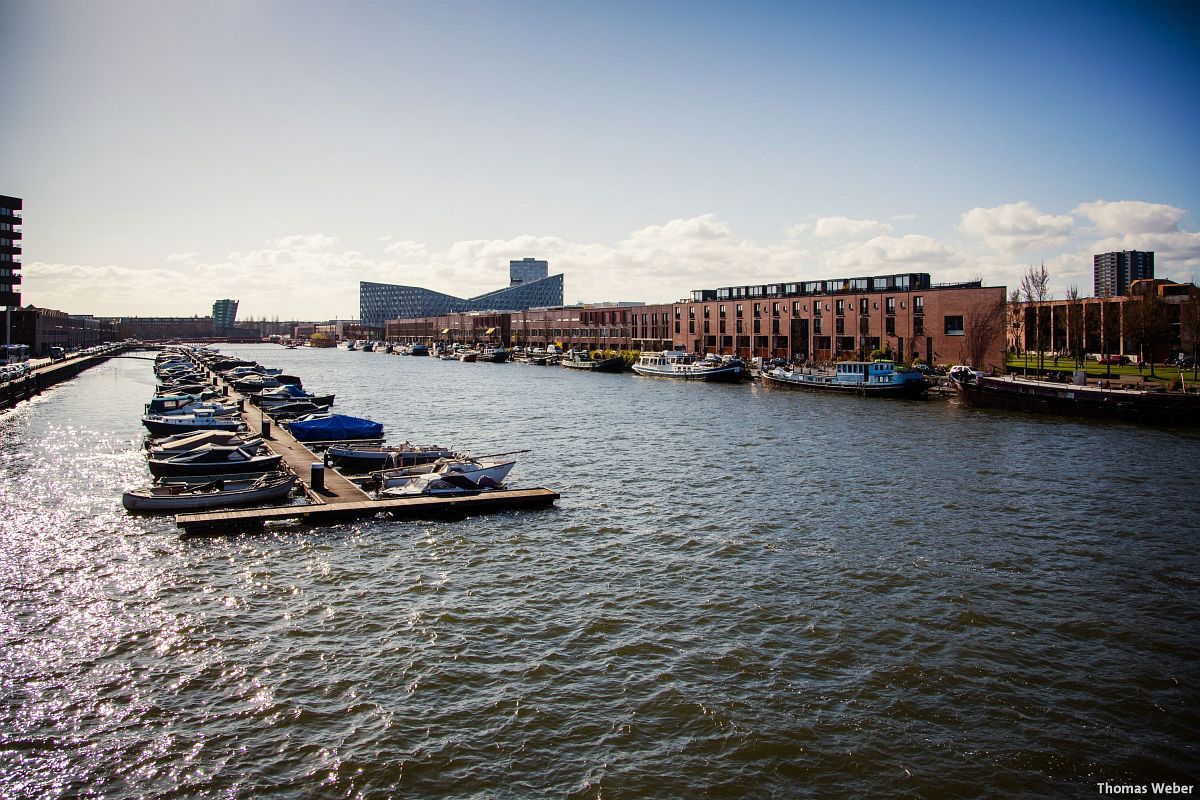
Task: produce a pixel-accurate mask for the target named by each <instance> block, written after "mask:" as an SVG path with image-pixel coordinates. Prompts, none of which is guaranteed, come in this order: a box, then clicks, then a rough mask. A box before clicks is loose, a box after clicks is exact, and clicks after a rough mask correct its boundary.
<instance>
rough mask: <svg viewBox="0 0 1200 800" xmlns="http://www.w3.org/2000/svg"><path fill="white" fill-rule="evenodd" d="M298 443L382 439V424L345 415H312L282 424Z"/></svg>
mask: <svg viewBox="0 0 1200 800" xmlns="http://www.w3.org/2000/svg"><path fill="white" fill-rule="evenodd" d="M284 424H285V425H286V427H287V430H288V432H289V433H291V434H292V436H294V437H295V438H296V440H297V441H300V442H345V441H350V440H352V439H369V440H375V439H380V438H382V437H383V424H382V423H379V422H375V421H374V420H369V419H363V418H361V417H351V416H349V415H346V414H312V415H309V416H308V417H301V418H300V419H298V420H293V421H292V422H287V423H284Z"/></svg>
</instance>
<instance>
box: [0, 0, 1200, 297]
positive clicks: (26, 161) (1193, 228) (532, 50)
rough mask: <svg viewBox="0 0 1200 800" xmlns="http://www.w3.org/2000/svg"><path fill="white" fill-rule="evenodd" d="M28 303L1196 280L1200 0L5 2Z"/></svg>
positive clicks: (1085, 290)
mask: <svg viewBox="0 0 1200 800" xmlns="http://www.w3.org/2000/svg"><path fill="white" fill-rule="evenodd" d="M0 72H2V74H3V75H4V76H5V84H4V85H5V88H4V92H3V96H2V97H0V119H2V120H3V124H2V125H0V194H8V195H15V196H18V197H22V198H24V204H25V209H24V226H23V227H24V231H23V232H24V241H23V245H24V256H23V260H24V267H23V276H24V277H23V284H22V290H23V302H24V303H26V304H29V303H32V304H35V305H38V306H44V307H50V308H57V309H61V310H64V311H69V312H71V313H90V314H96V315H102V316H113V315H139V316H152V315H172V316H173V315H193V314H196V315H201V316H203V315H206V314H209V313H210V312H211V307H212V302H213V301H214V300H216V299H218V298H225V297H228V298H233V299H237V300H239V301H240V307H239V311H238V317H239V319H246V318H250V317H254V318H266V319H272V318H279V319H313V320H317V319H328V318H335V317H336V318H349V317H354V316H357V314H358V282H359V281H360V280H367V281H377V282H385V283H403V284H410V285H416V286H424V287H426V288H430V289H434V290H438V291H444V292H448V293H451V294H456V295H459V296H472V295H476V294H481V293H483V292H487V291H492V290H494V289H498V288H501V287H503V286H505V285H507V282H508V261H509V259H513V258H524V257H534V258H542V259H547V260H548V261H549V262H550V271H551V273H552V274H553V273H557V272H562V273H564V275H565V278H564V282H565V294H566V296H565V298H564V299H565V300H566V301H567V302H568V303H574V302H597V301H614V300H615V301H626V300H640V301H646V302H669V301H672V300H676V299H679V298H681V297H686V296H688V295H689V293H690V292H691V291H692V290H693V289H699V288H716V287H718V286H731V285H742V284H752V283H770V282H777V281H792V280H815V279H824V278H837V277H852V276H860V275H881V274H892V273H902V272H928V273H930V274H931V275H932V278H933V280H934V282H952V281H960V280H973V279H976V278H979V279H982V280H983V281H984V282H985V284H987V285H1004V286H1007V287H1009V288H1010V289H1011V288H1014V287H1016V286H1017V285H1018V283H1019V282H1020V277H1021V275H1022V274H1023V272H1024V271H1025V270H1026V269H1027V268H1029V267H1030V266H1031V265H1038V264H1043V263H1044V264H1045V265H1046V267H1047V269H1048V270H1049V271H1050V275H1051V289H1052V291H1053V292H1054V293H1055V295H1056V296H1059V297H1061V296H1062V294H1063V292H1065V291H1066V289H1067V288H1068V287H1071V286H1076V287H1078V288H1079V289H1080V291H1081V293H1082V294H1083V295H1085V296H1088V295H1091V294H1092V291H1093V284H1092V254H1093V253H1099V252H1107V251H1110V250H1121V249H1139V250H1153V251H1155V254H1156V256H1155V258H1156V271H1157V274H1158V275H1159V276H1160V277H1168V278H1173V279H1176V280H1184V281H1189V280H1194V279H1200V179H1198V178H1200V147H1198V143H1200V124H1198V123H1200V8H1197V7H1196V5H1195V4H1194V3H1155V2H1145V0H1142V1H1141V2H1127V3H1115V2H1102V1H1101V0H1096V1H1095V2H1080V3H1075V2H1054V1H1053V0H1047V1H1045V2H1023V0H1014V2H1008V3H983V2H968V3H963V2H961V1H960V2H945V3H924V2H918V1H916V0H914V1H913V2H905V3H896V2H853V0H851V1H850V2H827V1H826V2H821V3H809V2H802V1H801V0H795V1H794V2H753V0H749V1H741V2H728V3H723V2H703V0H693V1H692V2H686V3H684V2H679V3H677V2H644V1H643V2H623V1H622V0H605V2H594V3H593V2H587V1H586V0H580V1H579V2H574V1H573V2H566V3H564V2H561V0H557V1H556V2H536V1H533V0H531V1H529V2H515V1H514V2H458V1H456V0H446V1H445V2H436V3H434V2H423V3H407V2H400V1H399V0H397V1H395V2H362V1H361V0H346V1H345V2H332V0H329V1H328V2H311V1H310V0H206V1H205V2H192V1H191V0H173V2H169V3H163V2H159V0H145V1H144V2H128V1H127V0H105V1H104V2H95V1H94V0H85V1H80V2H69V1H67V0H0Z"/></svg>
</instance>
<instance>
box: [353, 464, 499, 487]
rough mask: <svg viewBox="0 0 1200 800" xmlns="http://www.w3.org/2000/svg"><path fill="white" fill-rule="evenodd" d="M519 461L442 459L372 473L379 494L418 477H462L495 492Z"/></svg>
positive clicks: (406, 483) (404, 484)
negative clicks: (452, 475)
mask: <svg viewBox="0 0 1200 800" xmlns="http://www.w3.org/2000/svg"><path fill="white" fill-rule="evenodd" d="M516 463H517V461H516V459H501V458H491V457H482V458H465V457H459V458H439V459H438V460H437V461H434V462H432V463H430V464H422V465H420V466H415V467H402V468H400V469H385V470H380V471H378V472H373V473H371V477H372V478H374V479H375V481H376V483H377V485H378V487H379V491H380V492H381V493H382V492H383V491H384V490H386V489H395V488H399V487H402V486H406V485H408V484H409V483H411V482H412V480H413V479H414V478H416V477H417V476H419V475H433V474H437V475H450V474H454V475H461V476H463V477H465V478H467V479H468V480H470V481H471V483H473V484H475V485H476V487H478V488H480V489H492V488H495V487H497V486H499V485H500V484H502V483H504V479H505V478H507V477H508V473H510V472H512V468H513V467H514V466H516Z"/></svg>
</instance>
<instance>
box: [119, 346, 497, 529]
mask: <svg viewBox="0 0 1200 800" xmlns="http://www.w3.org/2000/svg"><path fill="white" fill-rule="evenodd" d="M205 366H206V367H207V369H211V370H216V371H218V372H219V374H220V375H221V376H222V377H223V378H224V379H225V381H226V382H230V381H237V382H239V383H241V385H242V386H243V387H244V388H245V389H246V390H247V394H246V397H247V399H249V400H250V402H252V403H254V404H255V405H258V406H259V407H260V408H261V409H262V410H263V413H264V414H270V415H271V416H272V418H274V419H279V420H281V421H280V423H279V424H281V425H283V426H285V427H286V429H287V430H288V432H289V433H290V434H291V435H292V436H293V437H295V438H296V439H297V440H298V441H300V442H303V443H304V444H305V445H306V446H307V447H309V448H310V449H312V450H313V451H314V452H318V453H322V454H323V456H324V460H325V463H326V465H327V466H330V467H333V468H336V469H338V470H339V471H341V472H344V473H346V474H348V475H356V476H358V477H356V478H355V479H354V480H355V481H356V482H357V483H359V485H360V486H362V487H363V488H364V490H366V491H368V492H371V493H373V495H374V496H375V497H378V498H380V499H387V498H396V497H409V496H414V495H465V494H477V493H479V492H484V491H490V490H492V489H496V488H502V485H503V483H504V481H505V479H506V478H507V477H508V474H509V472H510V471H511V470H512V468H513V467H514V466H515V464H516V460H515V458H513V457H512V456H513V455H515V454H514V453H499V454H493V455H491V456H483V457H474V456H471V455H469V454H466V453H460V452H457V451H454V450H451V449H448V448H444V447H441V446H438V445H414V444H411V443H408V442H405V443H403V444H402V445H399V446H387V445H385V444H384V439H383V426H382V425H381V424H380V423H377V422H374V421H372V420H367V419H362V418H358V417H352V416H348V415H343V414H333V413H330V412H329V407H330V406H332V404H333V400H334V396H333V395H324V396H322V395H313V394H311V393H308V392H305V391H304V390H303V388H302V385H301V383H300V381H299V379H298V378H294V377H291V376H287V380H286V382H280V383H279V385H278V386H262V385H258V386H255V385H252V384H262V383H265V382H268V381H266V380H262V378H266V379H269V380H275V381H278V380H279V378H278V375H279V373H278V372H277V371H268V370H264V369H263V368H261V367H259V366H258V365H256V364H253V363H247V362H239V363H237V364H235V365H233V366H230V364H229V363H228V360H222V357H221V356H219V354H216V353H215V352H213V351H208V350H205V349H197V350H192V351H186V352H182V353H181V352H177V351H168V352H166V353H164V354H162V355H161V356H159V358H158V359H157V360H156V366H155V371H156V373H157V375H158V378H159V381H160V387H159V390H158V393H157V394H156V395H155V396H154V398H152V400H151V401H150V403H148V404H147V407H146V413H145V415H144V416H143V418H142V422H143V424H144V425H145V427H146V428H147V429H148V431H149V432H150V435H151V436H152V437H153V438H151V439H150V440H149V441H148V442H147V445H146V449H147V467H148V469H149V471H150V474H151V475H152V476H153V477H154V483H153V484H152V485H151V486H148V487H144V488H141V489H133V490H130V491H128V492H126V493H125V494H124V496H123V498H122V503H123V505H124V506H125V508H127V509H128V510H130V511H138V512H150V513H154V512H157V513H176V512H181V511H196V510H205V509H214V508H225V507H230V506H236V505H247V504H262V503H266V502H278V501H286V500H287V498H288V497H290V495H291V493H292V492H293V490H295V489H296V488H297V486H298V485H299V479H298V477H297V476H296V475H295V474H294V473H292V472H291V471H290V470H289V469H288V468H287V466H286V465H285V464H284V463H283V461H282V456H281V455H279V454H276V453H273V452H272V451H271V450H270V449H269V448H268V447H267V446H266V444H265V443H264V442H263V440H262V437H261V436H258V435H255V434H251V433H250V432H249V431H247V429H246V426H245V425H244V424H243V423H242V422H241V412H242V411H243V410H244V409H243V407H242V405H241V403H240V402H239V403H238V404H236V405H235V404H232V403H228V402H226V400H227V397H226V396H225V395H223V394H218V393H217V392H216V390H215V388H213V387H210V386H209V385H208V384H207V383H206V377H205V372H204V371H202V370H203V369H204V367H205ZM255 375H257V376H261V377H260V379H257V380H255V379H253V378H251V377H249V376H255ZM247 381H249V384H247V383H246V382H247ZM296 398H304V399H303V402H306V403H309V404H311V405H313V406H316V407H317V409H318V410H317V411H316V412H313V413H307V414H305V415H303V416H299V417H292V416H291V415H289V411H290V410H291V409H290V406H291V405H292V403H293V402H296Z"/></svg>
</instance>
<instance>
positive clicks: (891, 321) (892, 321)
mask: <svg viewBox="0 0 1200 800" xmlns="http://www.w3.org/2000/svg"><path fill="white" fill-rule="evenodd" d="M883 331H884V333H886V334H887V335H888V336H895V335H896V318H895V317H887V318H885V319H884V321H883Z"/></svg>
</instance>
